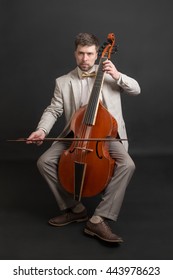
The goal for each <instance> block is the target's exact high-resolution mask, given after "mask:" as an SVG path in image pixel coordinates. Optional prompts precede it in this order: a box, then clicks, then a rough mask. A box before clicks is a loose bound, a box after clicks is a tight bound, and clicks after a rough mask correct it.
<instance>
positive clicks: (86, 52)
mask: <svg viewBox="0 0 173 280" xmlns="http://www.w3.org/2000/svg"><path fill="white" fill-rule="evenodd" d="M75 58H76V64H77V66H78V67H79V68H80V69H81V70H82V71H88V70H89V69H91V68H92V67H93V65H94V63H95V61H96V59H97V50H96V46H95V45H93V46H81V45H78V46H77V49H76V51H75Z"/></svg>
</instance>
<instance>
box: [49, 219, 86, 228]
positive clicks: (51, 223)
mask: <svg viewBox="0 0 173 280" xmlns="http://www.w3.org/2000/svg"><path fill="white" fill-rule="evenodd" d="M87 220H88V217H85V218H81V219H77V220H73V221H69V222H66V223H64V224H56V223H53V222H51V221H48V223H49V224H50V225H51V226H54V227H63V226H66V225H69V224H71V223H75V222H76V223H81V222H85V221H87Z"/></svg>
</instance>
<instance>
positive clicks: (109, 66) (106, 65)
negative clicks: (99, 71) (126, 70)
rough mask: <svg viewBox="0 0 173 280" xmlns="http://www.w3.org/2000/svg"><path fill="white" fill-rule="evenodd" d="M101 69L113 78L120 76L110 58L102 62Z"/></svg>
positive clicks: (116, 78)
mask: <svg viewBox="0 0 173 280" xmlns="http://www.w3.org/2000/svg"><path fill="white" fill-rule="evenodd" d="M103 71H105V72H106V73H108V74H110V75H111V76H112V78H113V79H114V80H118V79H119V77H120V73H119V72H118V70H117V68H116V67H115V65H114V64H113V63H112V62H111V61H110V60H105V61H104V62H103Z"/></svg>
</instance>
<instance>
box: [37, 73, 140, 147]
mask: <svg viewBox="0 0 173 280" xmlns="http://www.w3.org/2000/svg"><path fill="white" fill-rule="evenodd" d="M123 91H125V92H126V93H128V94H130V95H137V94H139V93H140V86H139V84H138V82H137V81H136V80H134V79H133V78H130V77H128V76H127V75H125V74H122V73H121V76H120V79H119V80H118V81H115V80H114V79H113V78H112V77H111V76H110V75H109V74H105V77H104V83H103V87H102V97H103V103H104V105H105V107H106V108H107V109H108V111H109V112H110V113H111V114H112V116H113V117H114V118H115V119H116V121H117V123H118V133H119V136H120V138H127V134H126V128H125V123H124V119H123V114H122V106H121V93H122V92H123ZM80 104H81V92H80V79H79V76H78V71H77V68H75V69H74V70H72V71H71V72H69V73H68V74H66V75H64V76H61V77H59V78H57V79H56V85H55V91H54V96H53V98H52V100H51V104H50V105H49V106H48V107H47V108H46V109H45V111H44V112H43V115H42V117H41V119H40V122H39V124H38V127H37V129H39V128H42V129H43V130H45V131H46V133H47V134H48V133H49V132H50V130H51V128H52V127H53V125H54V123H55V121H56V120H57V118H58V117H60V116H61V115H62V114H63V113H64V116H65V120H66V126H65V128H64V129H63V131H62V133H61V134H60V135H59V137H65V136H66V135H67V134H68V133H69V132H70V123H71V119H72V117H73V114H74V113H75V112H76V110H78V109H79V108H80ZM123 144H124V146H125V148H126V150H127V149H128V142H127V141H124V142H123Z"/></svg>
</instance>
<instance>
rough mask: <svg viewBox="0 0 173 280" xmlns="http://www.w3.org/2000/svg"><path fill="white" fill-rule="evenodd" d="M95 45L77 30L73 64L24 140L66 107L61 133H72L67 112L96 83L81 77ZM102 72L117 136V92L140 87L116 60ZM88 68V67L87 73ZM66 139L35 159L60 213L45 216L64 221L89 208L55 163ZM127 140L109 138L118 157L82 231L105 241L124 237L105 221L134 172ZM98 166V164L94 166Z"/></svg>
mask: <svg viewBox="0 0 173 280" xmlns="http://www.w3.org/2000/svg"><path fill="white" fill-rule="evenodd" d="M98 49H99V42H98V39H97V38H96V37H95V36H94V35H92V34H89V33H80V34H78V35H77V36H76V39H75V53H74V55H75V59H76V64H77V67H76V68H75V69H74V70H72V71H71V72H69V73H68V74H66V75H64V76H62V77H59V78H57V79H56V86H55V91H54V96H53V98H52V100H51V104H50V105H49V106H48V107H47V108H46V110H45V111H44V112H43V115H42V117H41V120H40V122H39V124H38V126H37V130H36V131H34V132H33V133H31V135H30V136H29V137H28V139H27V143H28V144H30V143H33V142H34V141H35V142H36V143H37V144H41V143H42V141H43V140H44V138H45V137H46V135H48V133H49V132H50V130H51V128H52V127H53V125H54V123H55V121H56V120H57V118H58V117H60V116H61V115H62V113H64V116H65V119H66V125H65V128H64V130H63V131H62V133H61V134H60V135H59V137H66V136H68V135H69V133H70V123H71V118H72V116H73V114H74V112H75V111H76V110H78V109H79V108H80V107H81V106H83V105H86V104H87V103H88V99H89V95H90V93H91V89H92V87H93V84H94V78H93V77H85V78H83V76H82V75H83V72H89V73H92V72H93V71H97V69H98V66H97V65H95V61H96V59H97V55H98ZM103 71H104V72H105V76H104V83H103V87H102V92H101V97H100V98H101V101H102V102H103V104H104V106H105V107H106V108H107V109H108V111H109V112H110V113H111V114H112V116H113V117H114V118H115V119H116V121H117V123H118V134H119V136H120V138H126V137H127V135H126V128H125V124H124V120H123V115H122V108H121V97H120V95H121V94H123V92H126V93H128V94H130V95H138V94H139V93H140V87H139V84H138V83H137V81H136V80H134V79H132V78H130V77H128V76H127V75H125V74H122V73H120V72H119V71H118V70H117V68H116V67H115V65H114V64H113V63H112V62H111V61H110V60H106V61H104V62H103ZM85 74H86V73H85ZM69 145H70V143H69V142H68V141H59V142H58V141H56V142H55V143H53V145H52V146H51V147H50V148H49V149H48V150H47V151H46V152H45V153H44V154H43V155H42V156H41V157H40V159H39V160H38V168H39V170H40V173H41V174H42V176H43V177H44V178H45V180H46V181H47V183H48V185H49V187H50V188H51V190H52V192H53V194H54V196H55V199H56V201H57V203H58V206H59V208H60V210H61V211H62V214H61V215H59V216H57V217H55V218H52V219H50V220H49V224H51V225H53V226H57V227H58V226H64V225H67V224H69V223H72V222H82V221H87V220H88V216H87V210H86V208H85V207H84V205H83V204H82V203H81V202H78V201H75V200H74V199H73V197H72V195H71V194H69V193H67V192H66V191H65V189H64V188H63V187H62V186H61V184H60V182H59V179H58V174H57V168H58V162H59V158H60V156H61V154H62V152H63V150H66V149H67V148H68V147H69ZM127 150H128V143H127V141H126V142H123V144H122V143H121V142H119V141H111V142H109V153H110V156H111V157H112V158H113V159H116V165H115V170H114V174H113V176H112V178H111V181H110V182H109V184H108V185H107V187H106V188H105V190H104V191H103V193H102V200H101V202H100V203H99V205H97V207H96V209H95V211H94V213H93V216H92V217H91V218H90V219H89V220H88V221H87V223H86V226H85V228H84V232H85V233H86V234H89V235H91V236H96V237H98V238H100V239H102V240H104V241H107V242H118V243H119V242H122V241H123V240H122V238H121V237H119V236H118V235H116V234H115V233H113V232H112V230H111V229H110V227H109V226H108V223H107V221H108V220H112V221H116V220H117V218H118V214H119V211H120V208H121V205H122V202H123V198H124V193H125V190H126V187H127V185H128V183H129V181H130V179H131V177H132V175H133V172H134V170H135V165H134V162H133V160H132V159H131V157H130V156H129V154H128V152H127ZM96 168H97V167H96Z"/></svg>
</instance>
